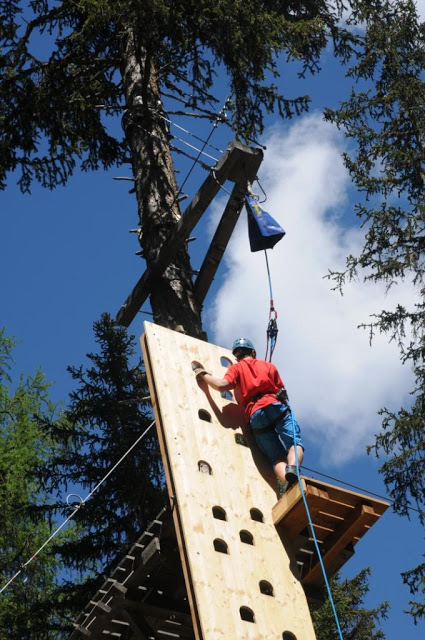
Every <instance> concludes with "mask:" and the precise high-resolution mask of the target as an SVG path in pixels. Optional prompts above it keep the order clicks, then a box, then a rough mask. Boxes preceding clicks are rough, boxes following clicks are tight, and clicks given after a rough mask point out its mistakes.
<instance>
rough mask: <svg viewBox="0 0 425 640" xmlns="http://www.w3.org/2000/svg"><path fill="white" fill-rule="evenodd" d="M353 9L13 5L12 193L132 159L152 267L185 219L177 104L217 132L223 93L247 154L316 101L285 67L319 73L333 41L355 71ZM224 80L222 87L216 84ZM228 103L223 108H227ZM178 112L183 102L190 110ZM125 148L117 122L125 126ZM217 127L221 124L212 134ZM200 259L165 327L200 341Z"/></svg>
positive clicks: (185, 0)
mask: <svg viewBox="0 0 425 640" xmlns="http://www.w3.org/2000/svg"><path fill="white" fill-rule="evenodd" d="M343 5H344V3H343V2H342V0H333V1H332V2H326V1H323V0H321V1H320V2H317V0H303V2H293V1H292V0H267V2H258V1H254V0H243V1H241V0H237V1H235V0H215V2H211V1H210V0H96V1H95V2H94V1H93V0H78V1H77V2H70V1H69V0H63V1H56V2H55V1H50V0H32V2H30V3H29V6H28V7H27V3H24V2H22V1H21V0H0V8H1V13H2V15H3V23H2V26H1V28H0V29H1V30H0V51H1V53H0V73H1V74H2V77H3V79H2V83H1V85H0V185H1V186H3V187H4V186H5V184H6V176H7V173H8V172H9V171H13V170H15V171H17V172H18V176H19V185H20V187H21V189H22V190H23V191H28V190H29V189H30V185H31V183H32V181H33V180H38V181H39V182H40V183H41V184H42V185H44V186H46V187H48V188H54V187H55V186H56V185H59V184H65V183H66V181H67V179H68V177H69V176H70V175H71V174H72V172H73V171H74V169H75V166H76V163H77V162H80V163H81V166H82V168H83V169H84V170H92V169H93V170H95V169H98V168H99V167H105V168H107V167H110V166H111V165H113V164H117V163H118V164H119V163H122V162H124V161H125V160H129V161H130V162H131V165H132V170H133V176H134V179H135V193H136V196H137V204H138V216H139V221H140V232H139V239H140V243H141V248H142V251H143V255H144V258H145V260H146V263H147V265H148V266H149V265H151V264H152V263H154V261H155V258H156V256H157V254H158V251H159V248H160V247H161V246H162V245H163V244H164V242H165V241H166V240H167V239H168V238H169V237H170V235H171V234H172V232H173V229H174V228H175V226H176V224H177V223H178V221H179V219H180V210H179V204H178V188H177V184H176V179H175V175H174V168H173V161H172V157H171V147H170V136H169V131H168V126H167V123H166V121H165V120H164V117H165V116H166V113H167V111H166V110H165V106H164V105H167V106H168V105H170V107H169V108H173V107H171V105H174V107H175V105H176V104H177V106H178V109H177V110H179V109H180V110H181V111H183V112H195V113H196V114H197V115H198V116H199V117H203V118H205V121H206V123H208V122H209V121H210V120H212V121H213V122H214V121H215V120H216V118H217V113H218V112H219V111H220V107H219V105H220V100H221V101H222V99H223V98H220V99H218V97H217V96H218V95H219V92H220V93H222V91H223V89H222V87H223V85H227V86H226V93H229V94H230V101H229V104H228V111H229V114H230V117H229V123H230V124H231V126H232V128H233V130H234V131H235V133H236V135H237V136H239V137H240V138H241V139H244V140H246V141H249V140H251V139H252V138H255V136H256V134H258V133H261V131H262V128H263V116H264V113H265V112H270V111H273V110H275V109H276V110H278V112H279V113H280V115H281V116H282V117H285V118H287V117H292V116H293V115H295V114H298V113H300V112H302V111H305V110H306V109H307V105H308V98H307V97H306V96H295V97H292V96H285V95H282V94H281V93H280V92H279V90H278V88H277V85H276V78H277V76H278V71H277V69H278V67H277V62H278V56H279V54H283V55H284V56H286V58H287V59H288V61H291V60H292V61H294V60H295V61H298V62H299V69H300V73H301V74H305V73H307V72H313V73H314V72H315V71H317V70H318V65H319V59H320V54H321V52H322V50H323V49H324V48H325V47H327V46H328V43H329V41H332V44H333V47H334V51H335V55H336V56H338V57H340V58H341V59H342V60H345V59H346V57H347V56H348V55H349V53H350V51H351V46H352V43H353V42H355V41H357V40H358V37H357V36H355V35H353V34H352V33H350V32H349V31H347V30H346V29H345V28H344V27H343V26H341V23H340V15H341V12H342V9H343ZM218 71H219V72H220V78H219V82H215V80H216V76H217V73H218ZM216 94H217V95H216ZM176 101H177V102H176ZM124 109H125V113H124V116H125V117H124V118H123V126H124V129H125V136H124V137H122V136H120V135H114V134H113V133H112V131H113V129H112V128H111V127H109V126H108V122H107V121H106V116H108V115H117V114H119V115H123V111H124ZM210 126H211V125H210V124H209V127H210ZM191 276H192V270H191V268H190V263H189V256H188V252H187V248H184V249H182V250H181V251H180V252H179V254H178V255H177V257H176V259H175V260H173V262H172V263H171V264H170V266H169V267H168V269H167V270H166V271H165V273H164V275H163V276H162V277H161V278H160V279H158V281H157V283H156V285H155V287H154V290H153V291H152V293H151V297H150V302H151V306H152V309H153V313H154V317H155V321H156V322H158V323H159V324H162V325H164V326H167V327H171V328H175V327H176V326H177V325H180V326H182V327H183V329H184V330H185V332H186V333H188V334H190V335H193V336H196V337H200V336H201V333H202V332H201V319H200V309H199V308H198V306H197V303H196V300H195V298H194V295H193V287H192V280H191Z"/></svg>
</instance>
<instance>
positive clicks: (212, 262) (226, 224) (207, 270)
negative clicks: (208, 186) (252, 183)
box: [194, 182, 246, 307]
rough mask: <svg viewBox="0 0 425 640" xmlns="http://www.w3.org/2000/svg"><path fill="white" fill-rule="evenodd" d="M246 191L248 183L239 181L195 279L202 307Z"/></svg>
mask: <svg viewBox="0 0 425 640" xmlns="http://www.w3.org/2000/svg"><path fill="white" fill-rule="evenodd" d="M245 192H246V184H245V185H243V184H242V183H240V182H238V183H237V184H235V186H234V187H233V190H232V194H231V196H230V198H229V200H228V201H227V204H226V207H225V209H224V211H223V215H222V216H221V220H220V222H219V224H218V227H217V229H216V232H215V234H214V237H213V239H212V241H211V244H210V246H209V248H208V251H207V254H206V256H205V258H204V261H203V263H202V266H201V268H200V270H199V275H198V277H197V278H196V280H195V283H194V293H195V298H196V300H197V302H198V303H199V305H200V307H202V305H203V303H204V300H205V298H206V295H207V293H208V291H209V288H210V286H211V283H212V281H213V280H214V277H215V274H216V272H217V269H218V266H219V264H220V261H221V258H222V257H223V254H224V252H225V250H226V247H227V245H228V243H229V240H230V238H231V235H232V233H233V230H234V228H235V225H236V223H237V221H238V219H239V215H240V212H241V211H242V207H243V204H244V195H245Z"/></svg>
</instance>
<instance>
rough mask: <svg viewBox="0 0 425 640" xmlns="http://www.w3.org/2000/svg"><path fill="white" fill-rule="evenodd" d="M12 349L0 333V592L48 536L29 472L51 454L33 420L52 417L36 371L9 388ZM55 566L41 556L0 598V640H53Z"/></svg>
mask: <svg viewBox="0 0 425 640" xmlns="http://www.w3.org/2000/svg"><path fill="white" fill-rule="evenodd" d="M14 345H15V343H14V341H13V340H12V339H11V338H9V337H7V336H6V335H5V332H4V330H1V331H0V513H1V518H0V586H1V587H3V586H4V585H5V584H6V583H7V582H8V581H9V580H10V579H11V578H12V577H13V576H14V575H15V574H16V573H18V572H19V571H20V569H21V567H22V565H23V564H24V563H26V562H28V561H29V560H30V558H31V556H32V554H33V553H34V552H35V551H36V550H37V549H38V548H39V547H40V546H41V545H42V544H43V543H44V542H45V540H47V538H48V537H49V535H50V533H51V530H50V527H49V524H48V523H47V522H46V521H45V520H44V518H43V517H42V515H41V514H40V511H39V509H38V505H39V504H40V503H41V502H42V501H44V499H45V497H44V495H43V493H42V492H40V486H39V484H38V482H37V480H36V477H35V472H36V469H37V468H38V467H39V466H40V465H44V464H45V463H46V461H47V460H48V459H49V456H50V455H51V453H52V451H53V446H52V443H51V441H50V438H49V437H48V435H45V434H43V433H42V432H41V431H40V429H39V427H38V424H37V421H36V420H35V418H34V414H36V413H38V412H40V411H43V412H45V413H49V414H52V412H53V409H54V408H53V406H52V404H51V402H50V401H49V397H48V388H49V385H48V383H47V382H46V381H45V379H44V376H43V374H42V373H41V372H40V371H39V372H37V373H36V374H35V375H34V376H33V377H23V376H21V377H20V378H19V380H18V381H16V383H14V382H13V379H12V376H11V370H12V366H13V360H12V352H13V347H14ZM58 570H59V563H58V560H57V559H55V557H54V556H52V555H51V554H49V552H48V551H43V552H41V553H40V555H39V556H38V557H37V559H36V560H34V561H33V562H32V563H30V564H28V566H27V567H25V568H24V570H23V571H22V572H21V573H20V574H19V576H18V577H17V578H16V579H15V580H14V581H13V582H12V583H11V584H10V586H9V587H8V588H7V590H5V591H4V592H3V593H2V595H1V596H0V639H1V640H6V639H7V640H53V639H54V638H56V637H57V635H56V631H55V628H56V626H57V623H56V620H55V616H52V614H51V597H52V593H53V590H54V579H55V573H56V572H57V571H58Z"/></svg>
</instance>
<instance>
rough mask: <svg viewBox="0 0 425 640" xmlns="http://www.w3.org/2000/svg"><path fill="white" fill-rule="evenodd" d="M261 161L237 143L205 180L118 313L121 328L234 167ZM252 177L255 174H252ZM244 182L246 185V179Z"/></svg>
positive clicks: (258, 155)
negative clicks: (170, 235) (242, 163)
mask: <svg viewBox="0 0 425 640" xmlns="http://www.w3.org/2000/svg"><path fill="white" fill-rule="evenodd" d="M259 159H260V160H259ZM261 159H262V152H261V150H260V149H250V148H249V147H245V146H244V145H242V144H241V143H240V142H237V141H236V140H234V141H233V142H232V143H231V144H230V145H229V147H228V149H227V151H226V152H225V153H224V154H223V155H222V157H221V158H220V160H219V161H218V163H217V166H216V167H215V169H214V170H212V172H211V174H210V175H209V176H208V177H207V178H206V180H205V181H204V183H203V185H202V186H201V188H200V189H199V191H198V192H197V193H196V195H195V197H194V198H193V200H192V201H191V202H190V204H189V205H188V207H187V208H186V210H185V212H184V214H183V215H182V217H181V218H180V220H179V222H178V224H177V225H176V227H175V229H174V231H173V235H172V237H171V238H169V240H168V241H167V242H166V243H165V244H164V245H163V246H162V247H161V250H160V251H159V254H158V257H157V259H156V261H155V263H151V264H150V265H149V267H148V268H147V269H146V271H145V273H144V274H143V275H142V277H141V278H140V280H139V281H138V282H137V284H136V286H135V287H134V289H133V291H132V292H131V293H130V295H129V296H128V298H127V300H126V301H125V302H124V304H123V305H122V307H121V309H120V310H119V311H118V313H117V316H116V321H117V322H118V324H121V325H123V326H125V327H128V326H129V325H130V323H131V322H132V320H133V319H134V317H135V315H136V313H137V312H138V311H139V309H140V308H141V306H142V305H143V303H144V302H145V300H146V299H147V297H148V296H149V294H150V292H151V291H152V286H153V284H154V282H155V280H156V279H157V278H158V277H160V276H161V275H162V274H163V272H164V271H165V269H166V268H167V266H168V265H169V264H170V262H171V260H172V259H173V258H174V256H175V255H176V254H177V253H178V251H179V250H180V248H181V247H182V245H183V243H184V241H185V240H186V238H187V237H188V236H189V234H190V232H191V231H192V229H193V228H194V227H195V226H196V224H197V223H198V222H199V220H200V218H201V216H202V214H203V213H204V211H205V210H206V209H207V207H208V206H209V205H210V203H211V201H212V200H213V198H214V197H215V196H216V195H217V193H218V191H219V190H220V185H223V184H224V183H225V182H226V180H228V179H231V177H232V176H234V174H235V165H236V164H238V163H241V162H242V161H244V164H245V165H246V166H247V167H249V165H250V163H253V165H254V167H256V168H258V165H259V163H261ZM258 160H259V162H258ZM255 171H256V169H255ZM250 173H253V172H252V170H251V171H250ZM254 175H255V173H254ZM244 181H245V185H246V177H245V179H244Z"/></svg>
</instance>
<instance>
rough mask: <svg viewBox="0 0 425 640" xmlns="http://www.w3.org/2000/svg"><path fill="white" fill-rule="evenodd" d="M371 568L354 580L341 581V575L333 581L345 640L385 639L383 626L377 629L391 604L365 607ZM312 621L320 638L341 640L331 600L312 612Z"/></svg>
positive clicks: (334, 597) (321, 639) (334, 595)
mask: <svg viewBox="0 0 425 640" xmlns="http://www.w3.org/2000/svg"><path fill="white" fill-rule="evenodd" d="M369 576H370V570H369V569H363V570H362V571H360V573H358V574H357V576H355V577H354V578H353V579H352V580H340V577H339V575H337V576H336V577H335V578H333V579H332V580H331V581H330V586H331V590H332V598H333V600H334V604H335V608H336V610H337V613H338V619H339V623H340V626H341V631H342V635H343V637H344V640H379V639H381V640H382V639H383V638H385V634H384V633H383V631H382V629H379V628H377V625H379V623H380V621H381V620H385V618H386V617H387V613H388V610H389V604H388V603H387V602H383V603H382V604H380V605H378V606H377V607H376V608H375V609H366V608H365V607H364V606H363V603H364V599H365V596H366V594H367V593H368V591H369V584H368V580H369ZM311 615H312V620H313V625H314V630H315V632H316V637H317V640H338V638H339V633H338V629H337V626H336V623H335V618H334V614H333V611H332V607H331V603H330V602H329V600H328V599H327V600H326V602H325V604H324V605H323V606H322V607H321V608H320V609H318V610H316V611H313V612H312V614H311Z"/></svg>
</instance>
